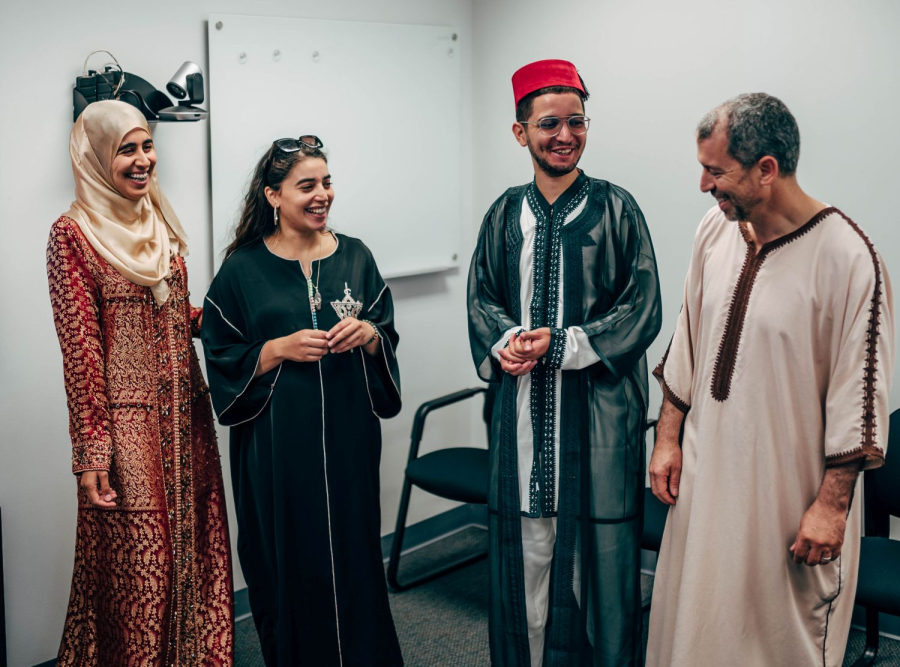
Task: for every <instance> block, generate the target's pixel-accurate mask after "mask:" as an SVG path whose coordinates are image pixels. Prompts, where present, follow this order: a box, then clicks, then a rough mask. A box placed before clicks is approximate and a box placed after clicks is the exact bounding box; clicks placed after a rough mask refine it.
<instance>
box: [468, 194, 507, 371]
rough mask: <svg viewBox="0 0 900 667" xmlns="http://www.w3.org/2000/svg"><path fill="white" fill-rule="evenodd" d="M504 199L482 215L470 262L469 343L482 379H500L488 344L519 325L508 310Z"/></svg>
mask: <svg viewBox="0 0 900 667" xmlns="http://www.w3.org/2000/svg"><path fill="white" fill-rule="evenodd" d="M506 201H507V196H506V195H504V196H502V197H500V199H498V200H497V201H496V202H494V204H493V205H492V206H491V208H490V209H488V212H487V214H486V215H485V216H484V221H483V222H482V224H481V231H480V232H479V234H478V244H477V245H476V246H475V253H474V255H473V256H472V263H471V265H470V266H469V285H468V307H469V345H470V346H471V349H472V359H473V361H474V362H475V369H476V371H477V372H478V377H480V378H481V379H482V380H484V381H485V382H499V381H500V380H502V379H503V372H502V371H501V370H500V364H499V362H497V360H496V359H494V358H493V356H492V355H491V348H492V347H493V346H494V345H495V344H496V343H497V341H498V340H500V338H501V337H502V336H503V334H504V333H506V331H507V330H509V329H510V328H512V327H515V326H518V325H519V323H518V322H516V321H515V320H514V319H513V318H512V317H511V316H510V315H509V313H508V312H507V310H508V303H509V301H508V295H507V288H506V284H507V281H506V270H507V264H506V243H505V225H504V222H505V217H506Z"/></svg>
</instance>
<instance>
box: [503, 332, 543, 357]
mask: <svg viewBox="0 0 900 667" xmlns="http://www.w3.org/2000/svg"><path fill="white" fill-rule="evenodd" d="M509 348H512V351H513V354H515V355H516V356H518V357H521V358H523V359H527V360H529V361H535V360H537V359H540V358H541V357H543V356H544V355H545V354H547V350H549V349H550V329H549V328H548V327H542V328H540V329H535V330H534V331H522V332H520V333H514V334H513V335H512V336H510V337H509ZM509 348H507V349H509Z"/></svg>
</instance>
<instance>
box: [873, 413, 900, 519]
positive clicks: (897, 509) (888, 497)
mask: <svg viewBox="0 0 900 667" xmlns="http://www.w3.org/2000/svg"><path fill="white" fill-rule="evenodd" d="M866 484H871V485H872V489H871V491H872V492H871V494H869V493H867V494H866V499H867V502H868V501H870V499H874V500H875V502H876V503H877V504H878V505H881V508H882V511H887V512H888V513H890V514H892V515H893V516H900V410H894V412H893V414H891V422H890V431H889V433H888V448H887V451H886V452H885V457H884V465H883V466H881V467H880V468H878V469H877V470H873V471H871V472H870V473H868V474H867V477H866Z"/></svg>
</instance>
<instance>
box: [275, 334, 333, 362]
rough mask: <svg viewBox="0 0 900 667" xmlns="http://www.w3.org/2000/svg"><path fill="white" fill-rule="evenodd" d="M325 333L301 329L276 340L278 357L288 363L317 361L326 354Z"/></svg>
mask: <svg viewBox="0 0 900 667" xmlns="http://www.w3.org/2000/svg"><path fill="white" fill-rule="evenodd" d="M327 335H328V334H327V333H326V332H324V331H319V330H317V329H301V330H300V331H297V332H296V333H292V334H291V335H290V336H285V337H284V338H279V339H278V356H279V357H281V358H282V359H289V360H290V361H319V360H320V359H321V358H322V357H324V356H325V355H326V354H328V341H327Z"/></svg>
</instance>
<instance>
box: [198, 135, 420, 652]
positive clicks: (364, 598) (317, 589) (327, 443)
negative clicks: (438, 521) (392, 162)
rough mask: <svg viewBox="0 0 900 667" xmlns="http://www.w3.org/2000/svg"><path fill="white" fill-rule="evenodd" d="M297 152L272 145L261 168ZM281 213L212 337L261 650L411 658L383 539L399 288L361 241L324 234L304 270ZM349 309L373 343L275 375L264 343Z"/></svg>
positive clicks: (210, 330)
mask: <svg viewBox="0 0 900 667" xmlns="http://www.w3.org/2000/svg"><path fill="white" fill-rule="evenodd" d="M276 144H277V142H276ZM307 152H309V151H307ZM319 156H321V153H319ZM289 157H291V156H290V155H282V154H279V153H278V148H277V147H276V145H273V148H272V149H270V151H269V154H267V156H266V157H264V158H263V161H262V162H261V163H260V168H261V169H262V170H263V171H266V170H267V171H272V170H273V167H272V164H271V163H272V162H273V160H274V161H277V160H280V159H286V158H289ZM294 157H299V158H300V160H301V161H302V160H303V157H304V156H303V152H302V151H301V152H300V155H299V156H294ZM307 157H308V156H307ZM312 157H318V156H317V155H312ZM267 160H268V161H269V165H268V167H267V166H266V165H265V164H264V163H265V162H266V161H267ZM306 162H322V163H324V157H321V159H319V160H306ZM304 164H305V163H304ZM287 166H288V167H289V166H290V165H287ZM295 166H296V160H295ZM301 166H302V164H301ZM293 173H294V172H293V171H292V172H291V174H293ZM259 175H260V171H258V176H259ZM265 178H266V174H264V173H263V176H262V179H263V180H265ZM327 178H328V179H329V182H326V186H327V188H328V189H329V191H330V175H329V176H328V177H327ZM257 180H258V179H257ZM268 180H269V182H271V181H272V178H271V176H269V177H268ZM276 180H278V179H277V174H276ZM284 180H285V185H284V186H283V188H288V187H290V186H291V184H290V183H289V182H288V181H291V180H293V177H292V176H289V177H287V178H284ZM260 182H262V180H261V181H260ZM275 185H276V186H280V183H276V184H275ZM252 187H253V186H251V189H252ZM252 195H253V193H252V192H251V194H250V196H248V201H249V199H250V197H251V196H252ZM322 202H323V207H324V206H326V205H330V199H328V200H327V204H326V203H324V202H326V200H325V199H323V200H322ZM313 204H316V202H313ZM316 205H318V204H316ZM277 209H278V207H277V206H276V210H277ZM281 210H282V213H281V223H282V224H281V227H287V224H288V223H287V222H286V221H285V220H286V216H287V215H288V205H287V204H284V206H282V207H281ZM315 210H316V211H319V210H320V209H315ZM246 213H247V212H246V211H245V214H246ZM251 214H252V211H251ZM269 215H271V209H270V214H269ZM272 219H273V218H272V217H269V216H267V217H266V222H267V225H268V227H267V229H266V231H267V232H268V236H266V237H265V238H264V239H263V238H257V239H255V240H253V239H252V238H251V239H250V241H249V242H247V243H246V244H244V245H242V246H241V245H238V244H239V242H240V241H241V239H242V234H241V231H242V230H241V228H239V229H238V239H237V241H236V244H235V245H238V247H237V248H236V249H235V247H234V245H233V246H232V248H230V249H229V250H230V254H229V255H228V257H227V258H226V260H225V261H224V263H223V265H222V268H221V269H220V271H219V273H218V275H217V276H216V278H215V280H214V281H213V284H212V286H211V287H210V290H209V293H208V295H207V298H206V304H207V306H208V308H207V310H206V317H204V321H203V336H202V338H203V345H204V349H205V351H206V360H207V369H208V372H209V382H210V389H211V393H212V398H213V405H214V407H215V409H216V412H217V414H218V416H219V421H220V422H221V423H222V424H224V425H227V426H231V471H232V481H233V484H234V496H235V505H236V511H237V519H238V527H239V532H238V554H239V556H240V562H241V567H242V568H243V572H244V576H245V578H246V580H247V586H248V589H249V597H250V606H251V609H252V611H253V617H254V621H255V623H256V627H257V631H258V632H259V637H260V642H261V644H262V648H263V654H264V657H265V660H266V664H267V665H279V666H288V665H290V666H293V665H310V666H315V667H325V666H328V665H343V666H345V667H349V666H351V665H359V666H363V665H366V666H370V665H371V666H381V665H383V666H394V665H402V659H401V657H400V648H399V644H398V641H397V635H396V632H395V630H394V625H393V621H392V619H391V613H390V607H389V605H388V598H387V587H386V584H385V579H384V570H383V565H382V558H381V539H380V537H381V536H380V523H381V515H380V503H379V463H380V457H381V430H380V424H379V418H380V417H381V418H386V417H392V416H394V415H396V414H397V413H398V412H399V410H400V390H399V384H400V380H399V371H398V366H397V360H396V357H395V355H394V352H395V349H396V345H397V341H398V336H397V333H396V331H395V330H394V324H393V303H392V301H391V294H390V290H389V289H388V287H387V286H386V285H385V283H384V281H383V280H382V278H381V276H380V274H379V272H378V268H377V267H376V265H375V261H374V259H373V257H372V254H371V253H370V252H369V249H368V248H367V247H366V246H365V245H364V244H363V243H362V242H361V241H359V240H358V239H355V238H351V237H348V236H344V235H341V234H335V233H334V232H332V231H330V230H324V229H323V230H319V231H317V232H316V234H317V235H318V239H319V240H318V241H317V243H318V244H321V243H322V242H327V243H328V245H329V246H330V247H331V250H330V252H327V253H326V254H324V255H322V256H319V257H318V258H315V259H312V260H311V261H310V262H307V263H304V262H303V261H302V260H301V261H298V260H297V259H290V258H286V257H285V256H283V255H281V253H280V252H278V250H279V249H280V246H279V247H278V248H273V247H272V245H273V244H272V240H271V239H272V238H273V236H275V234H273V233H272V232H275V231H276V230H278V229H279V228H278V226H276V225H272V222H271V220H272ZM275 219H278V218H275ZM243 239H244V240H247V235H244V236H243ZM318 247H319V246H318V245H317V248H318ZM326 247H328V246H326ZM276 252H278V254H276ZM310 295H312V296H310ZM313 297H317V298H318V300H319V302H320V304H319V309H316V307H315V305H314V299H313ZM353 302H358V303H353ZM342 316H343V318H344V319H346V318H348V317H349V318H354V317H355V318H358V320H359V323H355V324H359V325H360V329H362V324H361V323H362V322H365V323H366V325H369V326H371V327H372V329H374V330H375V331H376V332H377V336H378V338H377V341H376V342H375V343H374V348H373V341H372V340H369V341H368V343H367V344H365V345H359V347H358V349H357V348H356V347H354V348H353V349H348V350H346V351H343V352H340V353H335V352H334V350H331V351H330V352H328V351H323V353H322V356H321V358H319V359H318V360H315V361H296V360H290V359H283V360H280V361H279V362H278V363H277V364H276V365H274V366H272V367H271V368H269V369H267V368H266V363H265V361H264V359H265V358H266V354H267V353H266V351H264V347H266V343H267V342H272V341H276V340H279V339H281V340H283V339H284V337H289V336H291V335H292V334H295V333H296V332H302V331H309V332H329V331H332V330H333V329H334V327H335V326H336V325H338V324H339V322H341V321H342ZM355 324H354V325H355ZM365 335H366V337H368V334H365ZM270 365H271V364H270Z"/></svg>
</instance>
